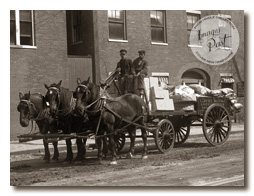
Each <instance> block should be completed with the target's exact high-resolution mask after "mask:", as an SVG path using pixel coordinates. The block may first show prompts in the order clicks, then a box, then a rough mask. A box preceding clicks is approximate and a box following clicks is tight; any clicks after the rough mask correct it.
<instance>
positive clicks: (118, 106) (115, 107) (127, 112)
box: [75, 79, 147, 164]
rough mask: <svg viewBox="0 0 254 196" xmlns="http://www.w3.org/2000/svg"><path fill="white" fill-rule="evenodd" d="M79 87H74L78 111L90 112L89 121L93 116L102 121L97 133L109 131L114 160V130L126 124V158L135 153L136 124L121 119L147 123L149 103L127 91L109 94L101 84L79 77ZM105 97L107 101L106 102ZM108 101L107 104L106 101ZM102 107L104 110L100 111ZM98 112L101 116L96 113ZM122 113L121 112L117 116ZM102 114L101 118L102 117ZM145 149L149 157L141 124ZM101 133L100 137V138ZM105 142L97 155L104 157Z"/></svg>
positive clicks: (143, 156) (81, 113) (144, 131)
mask: <svg viewBox="0 0 254 196" xmlns="http://www.w3.org/2000/svg"><path fill="white" fill-rule="evenodd" d="M77 83H78V87H77V88H76V91H75V97H76V99H77V100H76V107H75V111H76V112H77V113H79V114H80V115H88V119H89V121H90V120H91V119H94V122H96V125H97V124H98V123H100V127H99V129H98V133H97V135H102V134H103V131H106V133H107V134H109V142H110V149H111V153H112V162H111V164H117V161H116V151H115V142H114V133H115V130H120V129H122V128H125V129H126V130H127V131H128V133H129V135H130V140H131V144H130V149H129V152H128V154H127V158H131V157H132V156H133V153H134V145H135V136H136V126H134V125H131V124H129V123H127V122H125V121H123V120H122V119H126V120H128V121H135V123H138V124H139V125H144V118H143V117H144V112H145V110H146V105H145V103H144V101H143V100H142V99H141V98H140V97H139V96H137V95H134V94H126V95H123V96H120V97H117V98H109V97H107V96H105V95H106V94H105V93H104V90H102V89H101V87H100V86H99V85H96V84H93V83H89V79H88V80H87V81H83V82H81V81H80V79H78V80H77ZM104 100H105V102H104ZM104 104H105V105H104ZM101 109H102V112H101ZM96 113H98V116H97V117H96V116H95V117H94V116H93V115H95V114H96ZM118 115H119V116H118ZM100 118H101V121H100ZM141 131H142V138H143V142H144V149H143V154H142V158H144V159H146V158H147V133H146V130H145V129H144V128H141ZM100 138H101V137H99V139H100ZM101 144H102V142H98V158H99V159H101V158H102V145H101Z"/></svg>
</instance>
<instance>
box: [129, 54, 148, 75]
mask: <svg viewBox="0 0 254 196" xmlns="http://www.w3.org/2000/svg"><path fill="white" fill-rule="evenodd" d="M147 67H148V63H147V61H146V60H143V59H141V58H140V57H138V58H136V59H135V60H134V61H133V70H134V72H135V74H137V73H139V72H140V74H142V75H145V76H147V72H148V68H147Z"/></svg>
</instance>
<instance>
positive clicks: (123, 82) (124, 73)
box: [116, 49, 133, 95]
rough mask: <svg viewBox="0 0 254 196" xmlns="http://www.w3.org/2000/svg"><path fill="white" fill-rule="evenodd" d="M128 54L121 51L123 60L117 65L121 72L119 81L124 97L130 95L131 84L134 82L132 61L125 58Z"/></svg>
mask: <svg viewBox="0 0 254 196" xmlns="http://www.w3.org/2000/svg"><path fill="white" fill-rule="evenodd" d="M126 53H127V51H126V50H125V49H122V50H120V56H121V60H120V61H119V62H118V63H117V67H116V69H117V70H118V71H119V72H120V74H119V77H118V81H119V86H120V91H121V94H122V95H123V94H126V93H128V89H129V83H132V82H131V81H133V79H132V78H133V71H132V60H131V59H127V58H125V54H126Z"/></svg>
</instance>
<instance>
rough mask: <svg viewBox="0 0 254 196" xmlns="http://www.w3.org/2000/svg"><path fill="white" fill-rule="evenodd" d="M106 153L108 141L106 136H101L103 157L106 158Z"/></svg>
mask: <svg viewBox="0 0 254 196" xmlns="http://www.w3.org/2000/svg"><path fill="white" fill-rule="evenodd" d="M107 153H108V142H107V137H103V149H102V154H103V157H104V158H106V157H107Z"/></svg>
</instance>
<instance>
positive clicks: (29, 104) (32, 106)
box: [20, 99, 38, 120]
mask: <svg viewBox="0 0 254 196" xmlns="http://www.w3.org/2000/svg"><path fill="white" fill-rule="evenodd" d="M22 102H23V103H26V105H27V107H28V113H29V115H28V120H33V119H34V114H32V113H31V110H32V108H33V109H34V110H35V112H36V113H37V114H38V111H37V109H36V107H35V105H34V104H33V103H32V102H31V101H30V100H26V99H21V100H20V103H22Z"/></svg>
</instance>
